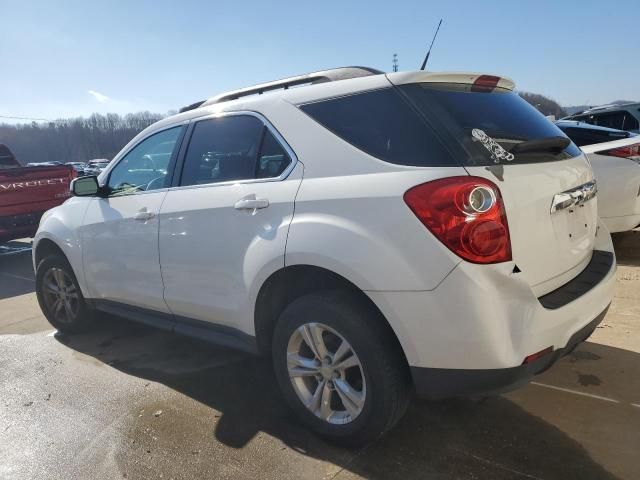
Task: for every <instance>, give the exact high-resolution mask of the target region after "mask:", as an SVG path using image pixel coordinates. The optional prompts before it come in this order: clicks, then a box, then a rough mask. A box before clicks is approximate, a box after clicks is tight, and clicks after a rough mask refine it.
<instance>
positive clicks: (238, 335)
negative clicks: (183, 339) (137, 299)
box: [90, 299, 258, 354]
mask: <svg viewBox="0 0 640 480" xmlns="http://www.w3.org/2000/svg"><path fill="white" fill-rule="evenodd" d="M90 304H91V305H92V306H93V307H94V308H96V309H97V310H100V311H101V312H105V313H108V314H111V315H115V316H117V317H123V318H126V319H127V320H131V321H134V322H138V323H142V324H144V325H148V326H150V327H154V328H159V329H161V330H166V331H169V332H172V333H177V334H178V335H185V336H188V337H192V338H195V339H198V340H203V341H205V342H208V343H213V344H216V345H222V346H224V347H229V348H235V349H237V350H243V351H245V352H249V353H253V354H257V353H258V346H257V342H256V338H255V337H254V336H252V335H248V334H246V333H244V332H241V331H240V330H237V329H235V328H232V327H227V326H224V325H218V324H215V323H211V322H205V321H203V320H196V319H193V318H187V317H181V316H178V315H173V314H170V313H166V312H158V311H156V310H150V309H146V308H141V307H134V306H132V305H126V304H123V303H119V302H113V301H110V300H98V299H92V300H91V301H90Z"/></svg>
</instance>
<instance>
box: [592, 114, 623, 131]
mask: <svg viewBox="0 0 640 480" xmlns="http://www.w3.org/2000/svg"><path fill="white" fill-rule="evenodd" d="M625 114H626V112H610V113H600V114H597V115H594V117H595V124H596V125H598V126H600V127H607V128H615V129H617V130H622V129H623V128H624V120H625Z"/></svg>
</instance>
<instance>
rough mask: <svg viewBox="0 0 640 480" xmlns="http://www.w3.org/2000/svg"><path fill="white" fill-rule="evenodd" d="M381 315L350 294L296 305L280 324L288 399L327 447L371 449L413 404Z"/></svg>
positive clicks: (277, 360)
mask: <svg viewBox="0 0 640 480" xmlns="http://www.w3.org/2000/svg"><path fill="white" fill-rule="evenodd" d="M392 335H393V332H392V331H391V330H390V328H389V327H388V325H386V323H384V319H382V318H380V314H379V313H378V312H377V311H375V310H374V309H373V308H371V307H370V306H369V305H367V304H365V303H364V302H363V301H361V299H359V298H358V297H357V296H355V295H354V294H352V293H350V292H338V291H334V292H320V293H314V294H309V295H305V296H303V297H300V298H298V299H296V300H294V301H293V302H292V303H291V304H290V305H289V306H287V308H286V309H285V310H284V312H283V313H282V315H281V316H280V318H279V320H278V323H277V324H276V328H275V332H274V338H273V362H274V368H275V373H276V377H277V379H278V383H279V385H280V388H281V390H282V392H283V395H284V398H285V400H286V401H287V403H288V404H289V406H290V407H291V409H292V410H293V411H294V412H295V413H296V415H297V416H298V417H299V418H300V420H301V421H302V422H303V423H304V424H305V425H307V426H308V427H310V428H311V429H312V430H313V431H314V432H316V433H318V434H319V435H321V436H323V437H325V438H327V439H328V440H330V441H333V442H336V443H340V444H343V445H347V446H359V445H363V444H366V443H368V442H370V441H372V440H375V439H376V438H378V437H380V436H381V435H383V434H384V433H385V432H387V431H388V430H389V429H391V428H392V427H393V426H394V425H395V424H396V423H397V422H398V421H399V420H400V418H401V417H402V415H403V414H404V413H405V411H406V408H407V405H408V401H409V398H410V393H409V392H410V388H409V376H408V369H407V367H406V364H405V362H404V358H403V356H402V352H401V351H400V348H399V345H397V342H396V341H395V338H393V337H392Z"/></svg>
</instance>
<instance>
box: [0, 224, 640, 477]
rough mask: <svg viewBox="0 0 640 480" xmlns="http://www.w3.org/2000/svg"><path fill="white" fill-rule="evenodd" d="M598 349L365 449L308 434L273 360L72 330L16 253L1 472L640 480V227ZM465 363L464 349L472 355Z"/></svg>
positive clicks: (4, 339) (5, 282)
mask: <svg viewBox="0 0 640 480" xmlns="http://www.w3.org/2000/svg"><path fill="white" fill-rule="evenodd" d="M614 243H615V246H616V252H617V255H618V263H619V267H618V281H617V293H616V298H615V300H614V302H613V304H612V306H611V309H610V310H609V313H608V314H607V316H606V318H605V320H604V322H603V323H602V324H601V325H600V327H599V328H598V329H597V330H596V332H595V333H594V335H593V336H592V337H591V338H590V339H589V341H588V342H586V343H584V344H582V345H580V346H579V347H578V349H577V350H576V351H574V352H573V354H571V355H570V356H568V357H565V358H564V359H562V360H561V361H560V362H559V363H558V364H557V365H556V366H555V367H554V368H552V369H551V370H549V371H548V372H546V373H544V374H543V375H540V376H538V377H536V378H535V379H534V382H532V383H531V384H530V385H528V386H526V387H524V388H522V389H520V390H517V391H515V392H512V393H510V394H507V395H504V396H501V397H495V398H490V399H487V400H485V401H483V402H480V403H477V402H471V401H463V400H456V401H447V402H440V403H422V402H417V401H416V402H414V403H413V404H412V406H411V408H410V410H409V412H408V414H407V415H406V417H405V418H404V419H403V420H402V421H401V423H400V424H399V425H398V427H397V428H396V429H395V430H393V431H392V432H391V433H390V434H389V435H387V436H386V437H385V438H383V439H381V440H379V441H377V442H375V443H373V444H372V445H369V446H368V447H365V448H363V449H359V450H346V449H342V448H338V447H334V446H331V445H329V444H327V443H325V442H323V441H322V440H320V439H318V438H316V437H314V436H313V435H312V434H310V433H308V432H307V431H306V430H305V429H304V428H302V427H300V426H298V425H297V424H296V422H295V420H294V419H293V418H292V417H291V416H290V414H289V413H288V411H287V410H286V409H285V408H284V406H283V404H282V401H281V400H280V397H279V394H278V390H277V387H276V384H275V379H274V378H273V374H272V372H271V370H270V368H269V362H268V361H265V360H263V359H258V358H253V357H251V356H248V355H245V354H242V353H238V352H235V351H231V350H227V349H223V348H218V347H213V346H210V345H206V344H202V343H198V342H196V341H193V340H189V339H184V338H179V337H176V336H172V335H170V334H167V333H164V332H160V331H156V330H154V329H151V328H148V327H142V326H137V325H133V324H129V323H127V322H124V321H120V320H117V319H108V321H105V324H104V325H102V327H101V328H100V329H99V331H97V332H95V333H91V334H85V335H80V336H75V337H65V336H61V335H59V334H56V333H55V331H54V330H53V329H52V328H51V327H50V326H49V324H48V323H47V322H46V320H45V319H44V317H43V316H42V314H41V312H40V309H39V307H38V305H37V301H36V298H35V294H34V280H33V272H32V267H31V263H30V262H31V257H30V252H29V251H28V248H25V247H28V245H27V244H25V243H21V242H14V243H13V244H12V245H11V248H0V479H11V480H13V479H16V480H18V479H34V478H47V479H72V478H78V479H86V478H91V479H92V480H98V479H118V478H128V479H137V478H154V479H157V478H165V479H169V478H175V479H182V478H184V479H193V478H233V479H249V478H251V479H253V478H272V479H289V478H290V479H306V478H324V479H355V478H380V479H395V478H398V479H413V478H421V479H425V478H426V479H431V478H470V479H471V478H473V479H484V478H487V479H495V480H498V479H511V478H514V479H580V480H584V479H612V478H622V479H638V478H640V231H638V230H636V231H633V232H628V233H625V234H620V235H616V236H615V237H614ZM461 354H463V352H461Z"/></svg>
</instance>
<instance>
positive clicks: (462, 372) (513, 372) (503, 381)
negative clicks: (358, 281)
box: [411, 305, 609, 400]
mask: <svg viewBox="0 0 640 480" xmlns="http://www.w3.org/2000/svg"><path fill="white" fill-rule="evenodd" d="M607 310H609V305H607V308H605V309H604V310H603V311H602V312H601V313H600V314H599V315H598V316H597V317H596V318H594V319H593V320H592V321H591V322H589V323H588V324H587V325H585V326H584V327H583V328H581V329H580V330H578V331H577V332H576V333H574V334H573V335H572V336H571V338H570V339H569V341H568V342H567V345H566V346H565V347H564V348H560V349H558V350H554V351H553V352H552V353H549V354H547V355H545V356H543V357H541V358H539V359H538V360H535V361H533V362H531V363H527V364H523V365H519V366H517V367H511V368H496V369H478V370H467V369H454V368H422V367H411V376H412V377H413V384H414V387H415V390H416V393H417V395H418V396H419V397H420V398H425V399H429V400H441V399H444V398H451V397H472V396H487V395H496V394H500V393H504V392H508V391H510V390H514V389H516V388H518V387H519V386H522V385H524V384H526V383H527V382H529V380H530V379H531V378H532V377H533V376H534V375H538V374H540V373H542V372H544V371H545V370H547V369H548V368H550V367H551V366H552V365H553V364H554V363H555V362H556V361H557V360H558V359H559V358H560V357H562V356H564V355H567V354H569V353H571V352H572V351H573V350H574V349H575V348H576V347H577V346H578V345H579V344H580V343H581V342H584V341H585V340H586V339H587V338H589V337H590V336H591V334H592V333H593V331H594V330H595V329H596V327H597V326H598V324H599V323H600V322H602V319H603V318H604V316H605V315H606V314H607Z"/></svg>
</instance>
